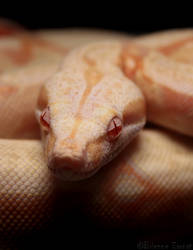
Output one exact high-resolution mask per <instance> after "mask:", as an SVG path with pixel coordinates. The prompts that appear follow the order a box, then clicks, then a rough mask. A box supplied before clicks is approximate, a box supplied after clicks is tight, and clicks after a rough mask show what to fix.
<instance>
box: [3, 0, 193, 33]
mask: <svg viewBox="0 0 193 250" xmlns="http://www.w3.org/2000/svg"><path fill="white" fill-rule="evenodd" d="M0 17H4V18H8V19H13V20H15V21H17V22H19V23H20V24H22V25H24V26H25V27H26V28H29V29H40V28H66V27H90V28H92V27H95V28H103V29H113V30H118V31H125V32H128V33H137V34H141V33H147V32H152V31H158V30H163V29H171V28H185V27H193V14H192V6H191V5H190V6H189V5H188V2H187V1H180V2H179V3H178V2H177V1H175V2H173V1H172V4H171V5H169V4H168V2H166V1H162V2H160V3H159V2H158V1H153V2H150V1H147V0H146V1H134V2H133V1H125V2H121V1H116V2H109V3H108V2H107V1H103V2H99V1H97V2H96V1H95V2H94V1H88V2H82V1H77V2H76V1H68V2H67V1H61V2H57V1H52V2H48V1H47V2H45V3H44V2H35V1H33V2H30V1H26V2H22V3H20V2H19V1H17V2H16V3H14V2H13V3H12V2H8V3H6V2H4V3H1V8H0Z"/></svg>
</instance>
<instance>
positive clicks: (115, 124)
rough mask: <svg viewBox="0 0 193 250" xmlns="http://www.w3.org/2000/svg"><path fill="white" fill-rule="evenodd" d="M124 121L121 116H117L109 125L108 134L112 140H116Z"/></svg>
mask: <svg viewBox="0 0 193 250" xmlns="http://www.w3.org/2000/svg"><path fill="white" fill-rule="evenodd" d="M121 130H122V121H121V119H120V118H119V117H117V116H115V117H114V118H113V119H112V120H111V121H110V122H109V125H108V128H107V135H108V138H109V140H110V141H113V140H115V139H116V138H117V137H118V136H119V135H120V133H121Z"/></svg>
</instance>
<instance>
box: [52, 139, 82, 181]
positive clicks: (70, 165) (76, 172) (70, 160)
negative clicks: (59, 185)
mask: <svg viewBox="0 0 193 250" xmlns="http://www.w3.org/2000/svg"><path fill="white" fill-rule="evenodd" d="M48 167H49V169H50V170H51V171H52V172H53V174H54V175H55V176H57V177H59V178H60V179H62V180H69V181H71V180H79V179H82V178H85V172H87V171H86V170H87V154H85V152H84V150H83V149H82V148H81V147H78V146H77V144H76V145H74V144H73V143H71V144H70V145H68V147H67V143H65V147H64V145H63V147H61V144H60V145H59V144H58V147H57V145H55V147H54V150H53V152H52V154H51V155H50V159H49V160H48Z"/></svg>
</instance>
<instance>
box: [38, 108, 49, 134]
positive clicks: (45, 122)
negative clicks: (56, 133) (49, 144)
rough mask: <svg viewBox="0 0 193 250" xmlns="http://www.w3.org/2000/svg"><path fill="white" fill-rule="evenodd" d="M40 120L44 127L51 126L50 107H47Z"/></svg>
mask: <svg viewBox="0 0 193 250" xmlns="http://www.w3.org/2000/svg"><path fill="white" fill-rule="evenodd" d="M40 122H41V124H42V125H43V126H44V128H46V129H49V127H50V110H49V107H47V108H45V109H44V110H43V111H42V113H41V115H40Z"/></svg>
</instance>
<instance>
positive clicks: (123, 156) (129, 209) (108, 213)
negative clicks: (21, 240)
mask: <svg viewBox="0 0 193 250" xmlns="http://www.w3.org/2000/svg"><path fill="white" fill-rule="evenodd" d="M192 54H193V31H192V30H191V29H189V30H172V31H165V32H159V33H155V34H150V35H145V36H141V37H140V36H139V37H132V36H129V35H127V34H121V33H116V32H107V31H95V30H62V31H46V30H45V31H44V30H42V31H34V32H29V31H26V30H24V29H23V28H21V27H19V26H17V25H15V24H13V23H9V22H3V21H2V22H1V23H0V114H1V116H0V121H1V122H0V137H1V139H0V236H1V239H2V242H4V241H10V240H13V239H16V238H18V237H23V235H27V234H30V233H32V232H33V233H34V232H38V230H41V229H42V228H43V229H44V230H46V227H48V228H49V229H50V228H51V229H52V226H50V225H53V224H52V223H54V222H53V221H54V220H55V221H57V223H58V224H57V225H59V223H60V220H62V219H61V218H63V220H66V218H67V217H68V214H69V215H70V214H71V215H72V214H73V213H76V212H77V213H78V212H79V211H81V213H82V214H81V216H83V215H84V217H83V218H84V219H82V221H81V222H82V223H84V220H85V221H86V220H88V221H94V222H93V223H94V225H95V224H97V225H98V224H99V225H102V227H103V228H105V227H107V228H119V229H120V228H126V229H127V230H131V231H132V230H138V229H140V228H145V229H146V228H150V230H154V232H156V230H158V234H159V236H160V235H162V234H163V235H164V236H163V238H164V237H166V238H167V236H166V235H167V234H169V235H170V231H171V232H172V235H173V233H174V231H175V233H174V234H175V235H183V234H184V233H185V230H184V232H182V231H183V230H180V229H181V228H183V229H184V228H185V227H186V228H188V230H190V231H191V229H192V206H193V204H192V198H193V197H192V196H193V191H192V190H193V141H192V136H193V129H192V127H193V66H192V64H193V60H192ZM146 121H147V122H146ZM145 123H146V124H145ZM39 125H40V127H41V133H40V130H39ZM40 134H41V137H42V142H41V141H40ZM42 144H43V147H42ZM99 169H100V170H99ZM58 177H59V178H58ZM62 216H63V217H62ZM72 218H73V216H72ZM176 218H177V219H176ZM69 221H70V222H69V224H71V225H73V223H75V221H76V220H75V219H74V220H73V219H71V220H70V219H69ZM174 222H175V223H174ZM55 223H56V222H55ZM54 225H55V224H54ZM67 225H68V224H67ZM147 225H148V226H147ZM72 228H73V226H72ZM160 228H161V229H160ZM165 234H166V235H165ZM50 235H51V233H50ZM155 235H156V233H155ZM152 237H155V238H156V237H157V236H152ZM2 244H3V243H2Z"/></svg>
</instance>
